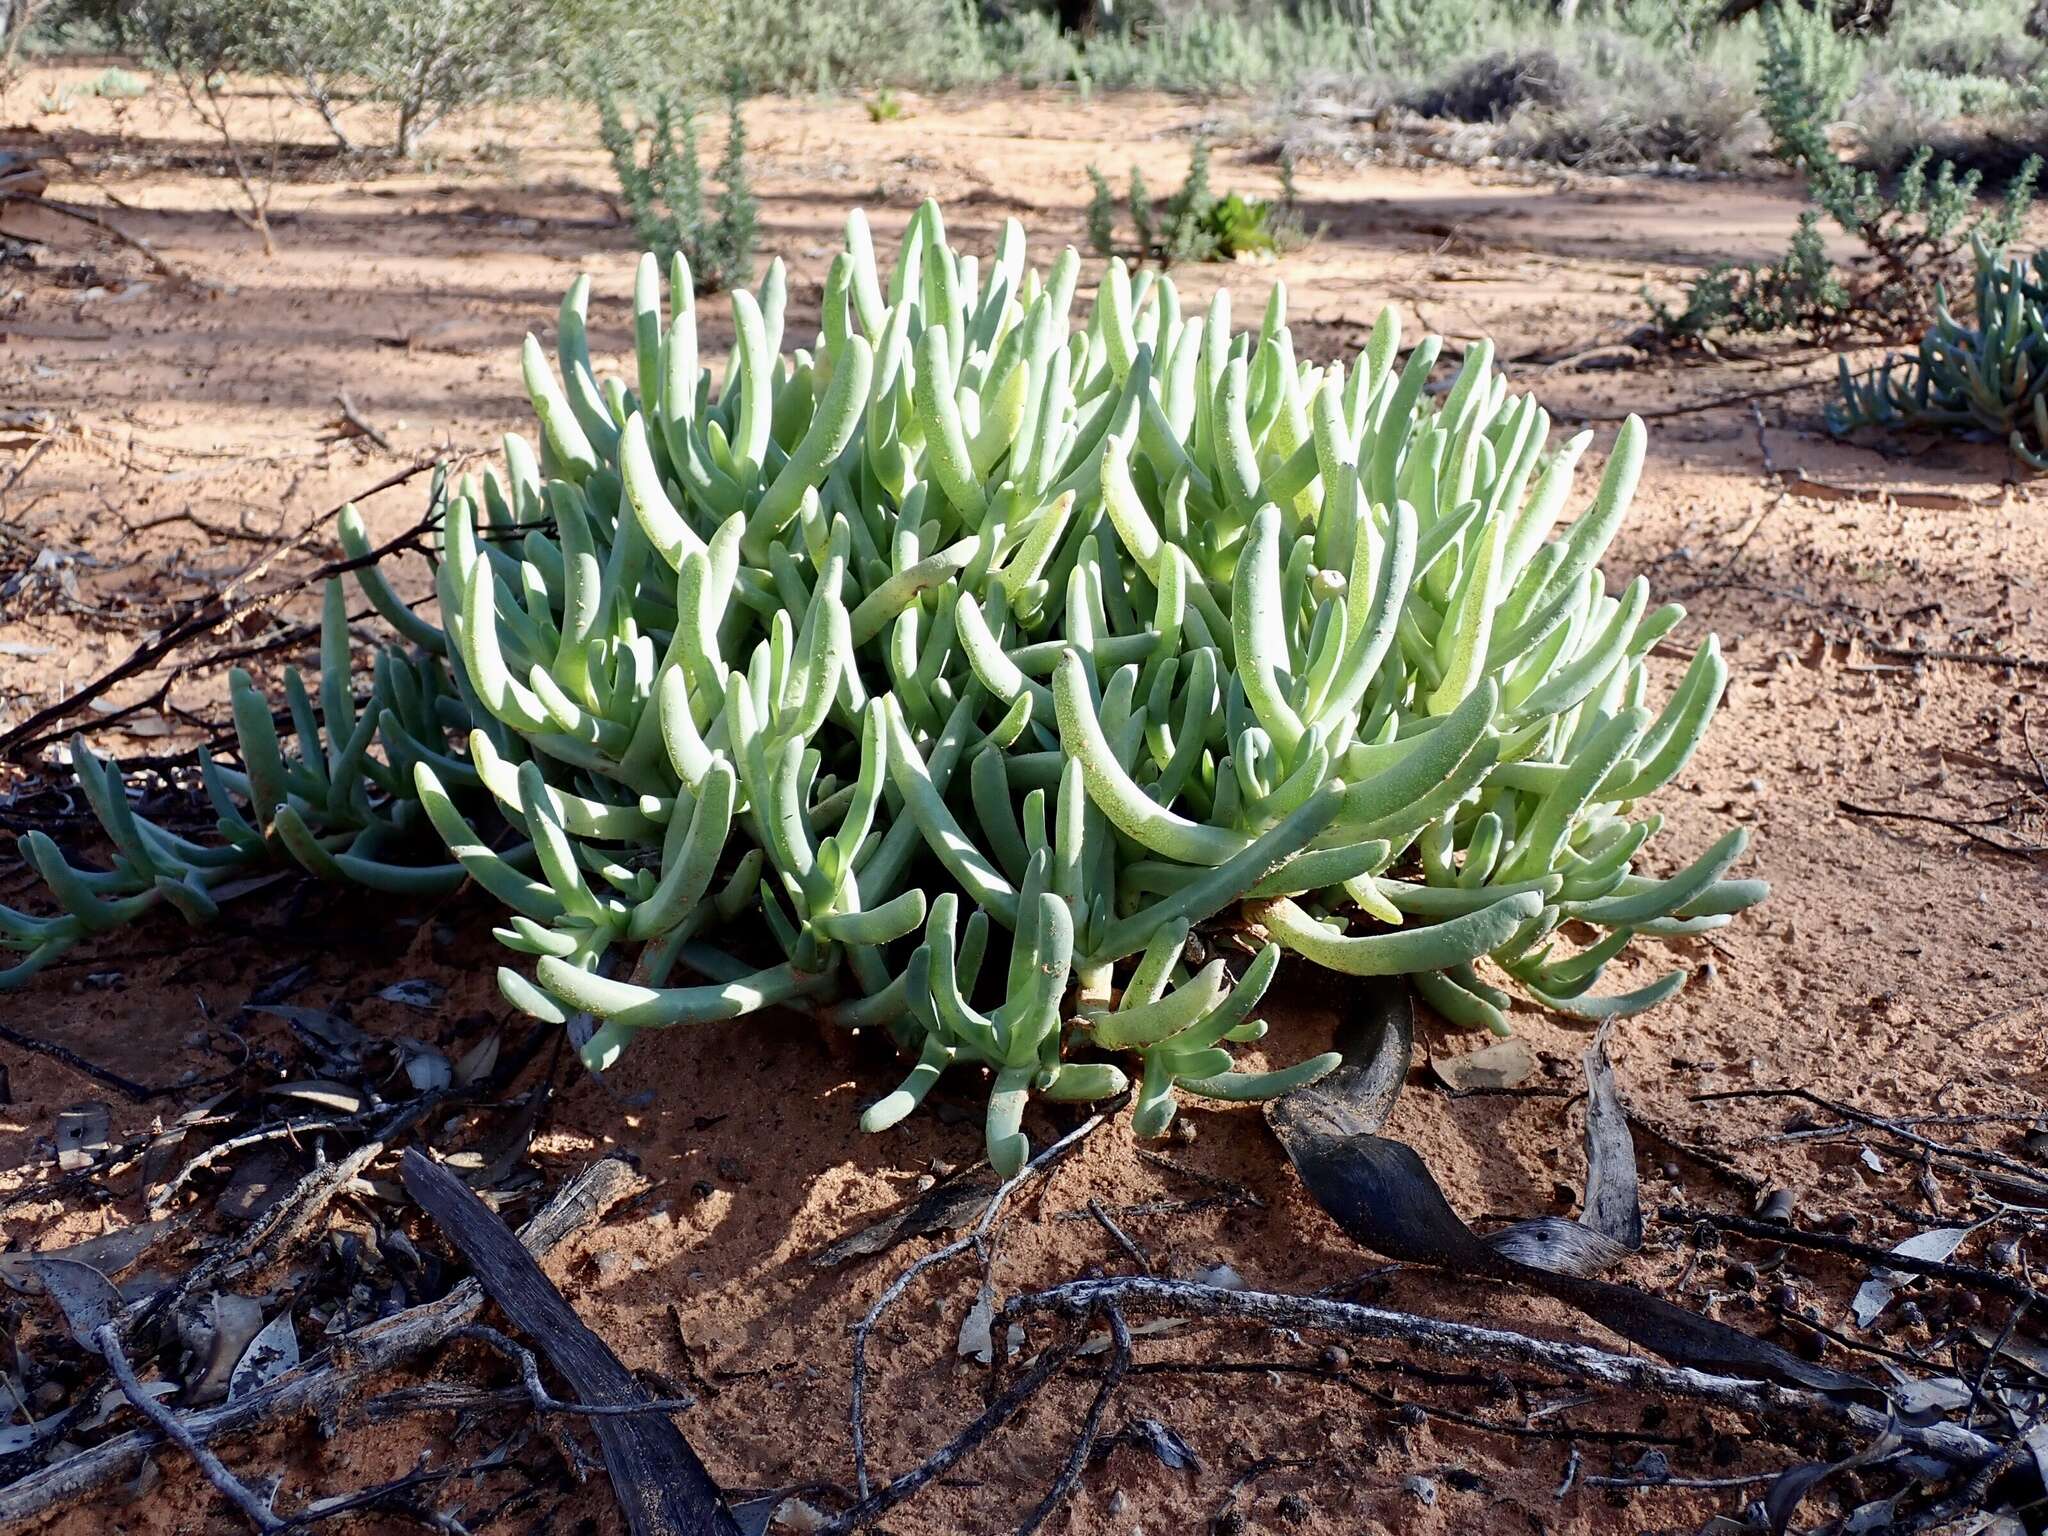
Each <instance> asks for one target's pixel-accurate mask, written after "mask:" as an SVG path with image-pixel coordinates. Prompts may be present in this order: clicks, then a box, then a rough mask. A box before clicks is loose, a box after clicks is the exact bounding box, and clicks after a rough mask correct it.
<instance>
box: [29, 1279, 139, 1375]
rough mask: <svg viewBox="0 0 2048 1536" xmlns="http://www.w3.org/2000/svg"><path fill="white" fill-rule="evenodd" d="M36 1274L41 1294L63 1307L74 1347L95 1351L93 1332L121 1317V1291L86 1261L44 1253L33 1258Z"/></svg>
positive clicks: (97, 1346) (96, 1349) (95, 1341)
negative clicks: (50, 1255) (34, 1259)
mask: <svg viewBox="0 0 2048 1536" xmlns="http://www.w3.org/2000/svg"><path fill="white" fill-rule="evenodd" d="M36 1276H37V1278H38V1279H40V1280H41V1281H42V1282H43V1294H44V1295H46V1296H48V1297H49V1298H50V1299H51V1300H52V1301H54V1302H56V1303H57V1305H58V1307H59V1308H60V1309H61V1310H62V1311H63V1313H64V1322H65V1325H66V1326H67V1327H68V1328H70V1330H71V1337H72V1338H73V1339H74V1340H75V1341H76V1342H77V1344H78V1347H79V1348H80V1349H85V1350H90V1351H91V1352H92V1353H93V1354H98V1353H99V1352H100V1346H99V1343H98V1341H97V1340H96V1339H94V1337H93V1335H94V1334H96V1333H98V1332H99V1331H100V1329H102V1328H104V1327H106V1326H107V1324H109V1323H113V1322H118V1321H119V1320H120V1317H121V1293H120V1292H119V1291H117V1290H115V1289H114V1282H113V1281H111V1280H109V1279H108V1278H107V1277H106V1276H105V1275H103V1274H101V1273H100V1272H99V1271H98V1270H96V1269H94V1268H93V1267H92V1266H91V1265H90V1264H81V1263H79V1262H78V1261H77V1260H76V1259H59V1258H52V1257H48V1256H39V1257H38V1258H37V1259H36Z"/></svg>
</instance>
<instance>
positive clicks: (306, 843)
mask: <svg viewBox="0 0 2048 1536" xmlns="http://www.w3.org/2000/svg"><path fill="white" fill-rule="evenodd" d="M343 522H344V527H345V529H347V530H349V531H348V533H347V534H346V535H345V537H347V538H352V539H353V540H354V541H355V542H356V544H357V545H358V546H359V549H358V551H357V552H358V553H360V552H361V550H364V549H367V548H368V545H367V542H366V541H364V540H362V538H361V525H360V523H358V522H356V521H355V513H354V510H353V509H350V510H349V511H348V512H347V513H345V514H344V519H343ZM363 578H364V582H365V585H366V587H367V588H369V589H370V590H372V591H373V592H376V593H379V594H380V595H382V596H384V597H385V598H386V599H387V600H388V601H389V602H390V604H391V606H392V607H394V608H397V609H398V610H399V611H401V612H405V614H406V617H407V619H411V618H412V615H411V614H410V612H409V611H407V610H404V609H403V607H402V605H400V604H398V603H397V602H396V600H395V599H393V598H390V596H389V589H388V588H386V587H385V586H384V584H383V581H382V578H381V577H379V576H378V575H377V574H376V572H375V571H374V569H371V570H366V571H364V572H363ZM344 595H345V588H344V587H343V585H342V583H341V582H340V581H329V582H328V583H327V584H326V587H325V589H324V599H323V604H322V609H321V622H320V675H319V678H318V679H317V680H316V683H315V689H316V690H317V697H316V693H315V691H313V690H309V689H308V688H307V686H306V683H305V681H304V679H303V678H302V677H301V675H300V674H299V671H298V669H297V668H295V667H287V668H286V669H285V673H284V695H285V716H284V718H285V719H286V720H288V721H289V722H290V726H291V731H292V734H293V735H294V737H295V738H296V750H293V751H289V752H288V751H286V750H285V748H284V746H283V743H282V742H281V741H280V739H279V735H278V728H277V720H276V718H275V717H274V716H273V715H272V712H271V705H270V702H269V701H268V700H267V699H265V698H264V697H263V695H262V694H261V693H259V692H258V691H257V689H256V686H255V684H254V683H253V682H252V681H251V680H250V677H249V674H248V673H247V672H245V671H243V670H242V669H241V668H240V667H237V668H235V669H234V671H233V672H232V673H231V674H230V675H229V681H228V701H229V706H230V709H231V711H232V717H233V722H234V730H235V738H236V745H237V750H238V755H239V756H240V758H241V763H242V766H241V767H240V768H239V769H237V768H233V767H230V766H228V765H226V764H224V763H220V762H217V761H215V759H214V758H213V756H212V754H211V753H209V752H208V751H207V750H206V749H205V748H203V747H202V748H201V749H200V751H199V773H200V781H201V783H202V784H203V785H204V787H205V791H206V796H207V799H208V800H209V801H210V802H211V804H212V806H213V810H214V814H215V816H216V818H217V821H216V826H217V828H218V830H219V832H220V835H221V840H220V841H219V842H218V843H200V842H195V841H193V840H192V839H191V838H188V837H185V836H183V835H181V834H179V833H176V832H172V831H170V830H168V829H167V828H164V827H161V826H158V825H157V824H156V823H155V822H153V821H151V820H149V819H148V818H147V817H146V816H143V815H142V814H140V813H139V812H138V811H137V810H136V809H135V808H134V807H133V806H132V805H130V803H129V796H128V786H127V782H126V780H125V779H124V777H123V776H122V773H121V769H120V766H119V765H118V764H117V763H114V762H112V761H109V760H106V759H103V758H100V757H98V756H96V755H95V754H94V753H93V751H92V749H91V748H90V747H88V746H87V745H86V744H85V741H84V739H83V738H82V737H74V738H73V739H72V742H71V766H72V771H73V774H74V777H75V778H76V780H77V782H78V786H79V789H80V790H81V791H82V792H83V795H84V798H85V802H86V805H87V806H88V807H89V808H90V809H91V811H92V813H93V816H94V819H95V820H97V821H98V822H99V825H100V828H101V831H102V832H103V833H104V834H105V836H106V839H107V841H108V843H109V844H110V845H111V847H112V849H113V854H114V857H113V862H112V864H111V865H110V867H108V868H106V869H99V870H96V869H81V868H79V867H77V866H75V865H73V864H72V863H71V862H70V861H69V860H67V859H66V858H65V856H64V852H63V850H62V849H60V848H59V847H58V846H57V844H56V842H55V841H54V840H53V839H52V838H51V837H50V836H49V835H48V834H47V833H45V832H42V831H31V832H29V833H27V834H26V835H25V836H24V837H23V838H22V839H21V843H20V847H21V853H22V856H23V858H24V859H25V860H26V861H27V862H28V863H29V864H30V865H31V866H32V867H33V868H34V869H35V871H36V873H37V874H38V875H40V876H41V877H42V879H43V882H44V884H45V885H46V886H47V888H48V891H49V894H50V895H51V897H52V898H53V899H54V900H55V902H56V904H57V907H58V910H57V911H56V912H54V913H50V914H47V915H36V914H32V913H28V912H23V911H18V910H16V909H15V908H12V907H8V906H5V905H0V949H4V950H13V951H15V952H16V953H19V954H21V955H22V956H23V958H22V959H21V960H19V961H18V962H16V963H15V964H14V965H13V966H12V967H10V968H8V969H5V970H0V990H5V989H7V988H10V987H15V986H19V985H20V984H21V983H23V982H25V981H27V980H28V978H29V977H31V976H33V975H34V974H35V973H36V972H37V971H39V970H41V969H42V968H43V967H44V966H46V965H48V964H49V963H50V962H51V961H52V960H55V959H56V958H58V956H60V955H62V954H64V953H66V952H67V951H68V950H70V949H71V948H72V947H73V946H75V945H76V944H77V943H78V942H79V941H80V940H82V939H84V938H87V937H89V936H91V935H94V934H99V933H105V932H107V931H109V930H110V929H114V928H118V927H120V926H122V925H123V924H126V923H129V922H132V921H134V920H135V919H136V918H139V917H141V916H142V915H143V914H144V913H146V912H150V911H154V910H156V909H158V908H159V907H162V906H168V907H170V908H171V909H172V910H174V911H176V912H177V913H178V914H179V915H180V916H182V917H184V918H185V919H186V920H187V921H188V922H190V923H192V924H193V925H194V926H195V927H196V926H199V925H202V924H205V923H208V922H211V921H212V920H213V919H214V918H215V917H216V916H217V915H218V913H219V903H220V901H221V899H223V898H224V897H226V896H228V895H232V894H233V893H234V891H235V888H236V886H237V885H238V884H239V883H240V882H242V881H245V880H247V879H249V878H251V877H254V876H261V875H263V874H264V873H265V872H266V871H269V870H271V869H275V868H278V867H289V866H291V865H298V866H299V867H301V868H303V869H305V870H306V871H307V872H308V873H309V874H312V875H315V876H317V877H319V878H320V879H323V880H335V881H344V882H351V883H354V884H358V885H363V886H367V887H370V888H371V889H374V890H381V891H390V892H393V893H395V894H402V895H430V894H436V893H445V892H448V891H452V890H454V889H455V888H456V887H457V886H459V885H460V884H461V883H462V881H463V880H464V878H465V875H464V872H463V868H462V866H461V864H459V863H450V862H448V860H447V857H446V855H445V854H444V853H443V852H442V851H441V849H440V848H439V846H438V843H437V840H436V839H435V838H434V837H433V835H432V834H431V832H430V831H429V830H428V828H427V825H426V819H425V816H424V815H423V813H422V809H421V807H420V805H419V804H418V802H417V797H416V795H415V793H414V790H413V777H412V764H413V763H414V762H415V761H417V760H421V759H423V758H427V757H433V758H437V759H438V758H442V757H445V755H446V751H447V746H448V742H447V733H448V732H449V731H450V730H451V729H456V728H459V727H460V726H461V725H463V724H465V723H466V722H467V719H468V709H467V706H465V705H464V704H463V703H462V701H461V700H460V698H458V697H457V696H456V694H455V692H454V682H453V679H452V678H451V677H450V675H449V673H448V671H447V669H446V668H445V667H444V666H442V665H441V663H440V662H439V661H438V660H437V659H436V658H435V657H434V656H433V655H432V654H431V653H426V652H412V653H408V652H406V651H405V650H403V649H401V648H399V647H397V646H392V647H388V648H387V649H385V650H384V651H383V652H381V653H380V654H379V655H378V657H377V661H376V666H375V668H374V671H373V674H372V678H371V682H370V689H369V695H368V698H367V699H366V700H365V701H364V703H363V705H362V707H361V708H360V709H358V708H357V705H356V698H355V694H354V687H353V683H354V678H353V673H352V669H351V667H350V664H349V630H348V610H347V606H346V603H345V601H344ZM414 622H415V623H417V621H416V620H415V621H414ZM428 743H432V745H431V746H429V745H427V744H428ZM372 747H381V749H382V750H381V755H379V754H376V753H373V752H372V750H371V749H372ZM422 854H424V855H425V856H426V857H427V858H428V859H429V860H430V861H431V862H427V863H420V862H415V861H416V860H417V859H418V858H419V856H420V855H422ZM507 856H508V857H510V858H513V859H518V858H520V857H522V856H523V855H521V854H520V853H519V852H518V851H517V850H508V855H507Z"/></svg>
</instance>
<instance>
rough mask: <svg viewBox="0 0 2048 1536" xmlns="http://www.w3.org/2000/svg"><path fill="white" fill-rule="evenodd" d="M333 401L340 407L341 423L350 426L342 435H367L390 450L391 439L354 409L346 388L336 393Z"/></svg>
mask: <svg viewBox="0 0 2048 1536" xmlns="http://www.w3.org/2000/svg"><path fill="white" fill-rule="evenodd" d="M334 403H335V404H336V405H337V406H339V407H340V409H341V419H342V423H343V424H344V425H345V426H347V427H348V428H350V431H349V432H347V433H344V434H342V435H343V436H354V437H367V438H368V439H369V440H370V441H371V442H373V443H375V444H376V445H377V446H378V447H379V448H381V449H383V450H384V451H385V452H386V453H390V452H392V447H391V439H390V438H388V437H386V436H385V435H384V434H383V433H382V432H380V431H378V430H377V429H376V428H375V427H373V426H372V425H370V423H369V422H368V421H367V420H366V419H364V416H363V413H362V412H361V411H358V410H357V409H356V403H355V401H353V400H351V399H350V398H349V396H348V391H347V390H345V389H344V390H343V391H341V393H340V394H338V395H336V396H335V397H334Z"/></svg>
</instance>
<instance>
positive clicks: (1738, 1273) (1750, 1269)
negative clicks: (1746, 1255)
mask: <svg viewBox="0 0 2048 1536" xmlns="http://www.w3.org/2000/svg"><path fill="white" fill-rule="evenodd" d="M1727 1273H1728V1283H1729V1284H1730V1285H1732V1286H1734V1287H1735V1288H1736V1289H1737V1290H1738V1291H1753V1290H1755V1289H1756V1266H1755V1265H1754V1264H1751V1263H1749V1262H1747V1261H1746V1260H1740V1259H1738V1260H1737V1261H1736V1262H1735V1263H1733V1264H1730V1265H1729V1266H1728V1271H1727Z"/></svg>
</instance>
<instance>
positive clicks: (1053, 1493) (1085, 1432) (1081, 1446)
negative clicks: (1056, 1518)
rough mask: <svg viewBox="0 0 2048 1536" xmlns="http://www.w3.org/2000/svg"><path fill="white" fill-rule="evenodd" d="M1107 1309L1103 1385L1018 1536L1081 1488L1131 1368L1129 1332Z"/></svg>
mask: <svg viewBox="0 0 2048 1536" xmlns="http://www.w3.org/2000/svg"><path fill="white" fill-rule="evenodd" d="M1108 1310H1109V1336H1110V1342H1111V1344H1112V1346H1113V1352H1112V1353H1111V1355H1110V1357H1109V1368H1108V1369H1107V1370H1105V1371H1104V1372H1103V1373H1102V1385H1101V1386H1100V1387H1098V1388H1097V1389H1096V1391H1095V1400H1094V1401H1093V1402H1091V1403H1090V1404H1089V1405H1088V1412H1087V1415H1086V1416H1085V1417H1084V1418H1083V1419H1082V1420H1081V1433H1080V1434H1078V1435H1076V1436H1075V1437H1074V1448H1073V1450H1072V1451H1070V1452H1069V1453H1068V1454H1067V1459H1066V1462H1065V1464H1064V1465H1063V1466H1061V1468H1060V1475H1059V1476H1058V1477H1056V1478H1054V1479H1053V1485H1052V1487H1050V1488H1048V1489H1047V1490H1046V1492H1045V1497H1044V1498H1042V1499H1040V1500H1039V1501H1038V1507H1037V1508H1035V1509H1033V1510H1032V1511H1031V1513H1030V1514H1029V1515H1028V1516H1027V1517H1026V1518H1025V1521H1024V1523H1023V1524H1022V1525H1020V1526H1018V1527H1017V1536H1033V1533H1034V1532H1035V1531H1037V1529H1038V1528H1039V1527H1040V1526H1041V1525H1043V1524H1045V1522H1046V1521H1047V1519H1049V1518H1050V1517H1051V1516H1052V1515H1053V1513H1054V1512H1055V1511H1057V1510H1058V1509H1059V1507H1060V1506H1061V1505H1062V1504H1064V1503H1066V1502H1067V1500H1068V1499H1070V1498H1072V1497H1073V1494H1074V1490H1075V1489H1076V1488H1078V1487H1080V1486H1081V1474H1082V1473H1083V1472H1085V1471H1087V1470H1088V1456H1089V1453H1090V1452H1091V1451H1093V1450H1094V1449H1095V1439H1096V1437H1097V1436H1098V1435H1100V1434H1101V1433H1102V1416H1103V1414H1104V1413H1105V1412H1106V1411H1107V1410H1108V1408H1109V1401H1110V1399H1111V1398H1113V1397H1115V1396H1116V1389H1117V1388H1118V1387H1120V1386H1122V1385H1123V1380H1124V1376H1125V1375H1126V1374H1127V1373H1128V1372H1129V1371H1130V1368H1131V1330H1130V1329H1129V1328H1128V1327H1127V1326H1126V1325H1125V1323H1124V1315H1123V1313H1121V1312H1119V1311H1117V1309H1116V1308H1115V1307H1111V1308H1109V1309H1108Z"/></svg>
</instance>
